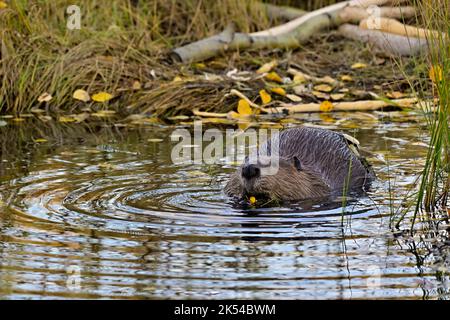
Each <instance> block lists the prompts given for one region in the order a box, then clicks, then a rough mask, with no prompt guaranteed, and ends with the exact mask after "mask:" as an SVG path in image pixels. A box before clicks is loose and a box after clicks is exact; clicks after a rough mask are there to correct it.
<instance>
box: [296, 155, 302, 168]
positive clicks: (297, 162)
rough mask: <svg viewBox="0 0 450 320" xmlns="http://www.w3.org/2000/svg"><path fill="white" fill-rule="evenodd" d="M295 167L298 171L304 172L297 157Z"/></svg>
mask: <svg viewBox="0 0 450 320" xmlns="http://www.w3.org/2000/svg"><path fill="white" fill-rule="evenodd" d="M294 167H295V168H296V169H297V170H298V171H301V170H302V164H301V163H300V160H299V159H298V158H297V157H294Z"/></svg>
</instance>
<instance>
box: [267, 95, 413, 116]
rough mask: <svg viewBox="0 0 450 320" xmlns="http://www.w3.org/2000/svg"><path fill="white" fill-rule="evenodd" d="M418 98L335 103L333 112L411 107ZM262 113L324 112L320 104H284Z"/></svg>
mask: <svg viewBox="0 0 450 320" xmlns="http://www.w3.org/2000/svg"><path fill="white" fill-rule="evenodd" d="M417 102H418V100H417V99H416V98H407V99H397V100H392V102H389V101H384V100H362V101H352V102H336V103H333V108H332V110H331V111H370V110H378V109H381V108H385V107H389V106H399V107H410V106H412V105H414V104H416V103H417ZM261 111H263V112H265V113H271V114H273V113H286V112H287V113H289V114H291V113H302V112H322V110H321V108H320V103H303V104H288V103H282V104H281V106H280V107H274V108H262V109H261Z"/></svg>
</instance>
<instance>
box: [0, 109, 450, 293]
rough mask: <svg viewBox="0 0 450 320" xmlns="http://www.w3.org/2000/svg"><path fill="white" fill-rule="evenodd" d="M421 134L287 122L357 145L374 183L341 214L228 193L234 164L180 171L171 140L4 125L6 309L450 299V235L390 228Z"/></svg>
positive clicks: (103, 129) (380, 125)
mask: <svg viewBox="0 0 450 320" xmlns="http://www.w3.org/2000/svg"><path fill="white" fill-rule="evenodd" d="M27 121H31V120H27ZM421 123H423V119H422V118H421V116H420V115H414V114H411V113H403V112H396V111H394V112H384V113H383V112H375V113H370V114H367V113H353V114H339V113H336V114H333V115H318V114H313V115H303V116H299V117H298V118H296V119H292V121H290V123H289V122H285V124H286V125H287V126H295V125H299V124H307V125H316V126H323V127H327V128H330V129H334V130H338V131H343V132H346V133H348V134H350V135H352V136H355V137H356V138H357V139H359V141H360V142H361V146H362V148H363V149H364V150H365V151H366V155H367V157H368V159H369V161H370V162H371V163H372V164H373V166H374V169H375V171H376V173H377V176H378V180H377V181H376V182H375V183H374V185H373V188H372V190H371V191H370V192H369V193H368V194H367V195H366V196H364V197H361V198H359V199H354V200H353V201H349V202H348V203H347V205H346V206H345V207H343V205H342V200H337V201H336V202H334V203H332V204H326V205H322V206H321V205H313V204H311V203H308V202H303V203H298V204H291V205H289V206H285V207H271V208H243V207H239V206H236V205H235V204H234V203H233V202H232V201H230V200H229V199H227V197H226V196H224V195H223V194H222V191H221V189H222V187H223V185H224V184H225V183H226V180H227V176H228V174H229V173H230V172H232V171H233V170H235V167H236V165H237V164H227V163H219V164H215V165H205V164H188V165H175V164H173V163H172V162H171V157H170V155H171V149H172V146H173V145H174V143H172V142H171V141H170V138H169V135H170V133H171V132H172V131H173V130H174V129H175V128H176V126H171V127H160V126H155V125H148V126H137V127H125V128H118V127H115V126H112V125H111V126H109V125H102V126H94V127H90V128H83V129H80V128H72V127H76V126H75V125H74V126H72V127H70V126H66V127H64V128H59V129H58V130H59V131H58V130H56V129H48V128H47V129H45V130H44V129H40V128H39V126H37V128H35V129H31V126H30V125H27V124H26V123H19V124H12V123H11V124H9V125H8V126H5V127H2V128H0V130H2V134H1V136H0V142H1V145H2V154H1V163H0V298H1V299H12V298H31V299H42V298H45V299H50V298H52V299H53V298H120V299H141V298H150V299H154V298H188V299H199V298H214V299H231V298H239V299H245V298H257V299H272V298H273V299H340V298H345V299H358V298H386V299H391V298H402V299H403V298H406V299H424V298H431V299H437V298H448V297H449V287H448V259H447V256H448V253H449V250H448V247H449V246H448V245H449V240H448V223H447V222H446V221H445V220H443V219H440V218H439V217H436V218H435V219H432V220H431V221H427V222H420V223H417V224H416V227H417V228H416V230H417V231H416V232H415V233H414V234H411V233H410V232H407V230H408V228H409V226H410V217H411V213H408V214H407V215H406V219H405V220H404V222H403V223H402V224H401V225H400V227H399V228H395V227H393V226H392V224H391V220H392V217H393V216H392V213H395V212H396V211H397V210H398V209H399V207H400V205H401V202H402V200H403V199H404V198H405V196H406V195H407V193H408V191H409V190H410V189H411V188H412V187H414V185H415V179H416V177H417V175H418V173H420V170H421V168H422V166H423V163H424V157H425V155H426V151H427V143H428V140H429V139H428V137H427V135H426V131H425V130H424V129H425V128H424V126H423V124H421ZM78 126H79V125H78ZM42 137H45V138H46V140H47V141H44V140H37V138H42ZM155 139H162V141H159V140H155Z"/></svg>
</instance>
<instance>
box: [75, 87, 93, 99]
mask: <svg viewBox="0 0 450 320" xmlns="http://www.w3.org/2000/svg"><path fill="white" fill-rule="evenodd" d="M73 98H74V99H77V100H80V101H83V102H88V101H90V100H91V97H90V96H89V93H87V91H85V90H82V89H78V90H75V92H74V93H73Z"/></svg>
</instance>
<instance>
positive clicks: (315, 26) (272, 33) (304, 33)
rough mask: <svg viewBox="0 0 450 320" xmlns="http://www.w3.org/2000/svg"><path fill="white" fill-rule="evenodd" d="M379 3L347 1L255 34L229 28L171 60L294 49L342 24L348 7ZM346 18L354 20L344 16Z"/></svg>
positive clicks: (181, 50) (179, 51) (180, 51)
mask: <svg viewBox="0 0 450 320" xmlns="http://www.w3.org/2000/svg"><path fill="white" fill-rule="evenodd" d="M378 3H380V0H349V1H343V2H339V3H337V4H333V5H330V6H327V7H324V8H322V9H319V10H316V11H313V12H310V13H307V14H305V15H303V16H301V17H299V18H297V19H294V20H292V21H289V22H288V23H285V24H282V25H280V26H277V27H274V28H270V29H268V30H265V31H260V32H255V33H238V32H235V29H234V27H233V26H232V25H231V26H229V27H228V28H226V29H225V30H224V31H223V32H222V33H220V34H218V35H214V36H212V37H209V38H206V39H203V40H200V41H197V42H193V43H191V44H188V45H186V46H183V47H179V48H176V49H174V50H173V51H172V53H171V57H172V59H173V60H174V61H179V62H183V63H189V62H195V61H201V60H205V59H208V58H212V57H214V56H217V55H218V54H220V53H223V52H225V51H227V50H242V49H248V48H252V49H262V48H283V49H288V48H297V47H299V46H300V45H301V44H302V43H304V42H305V41H307V40H309V39H310V37H311V36H312V35H313V34H316V33H317V32H319V31H321V30H323V29H325V28H329V27H334V26H338V25H340V24H342V23H344V22H345V21H346V20H344V18H343V17H341V14H342V13H343V10H344V9H345V8H348V7H358V6H359V7H367V6H370V5H372V4H378ZM345 19H353V17H351V16H350V17H349V14H348V13H347V15H346V17H345Z"/></svg>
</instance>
